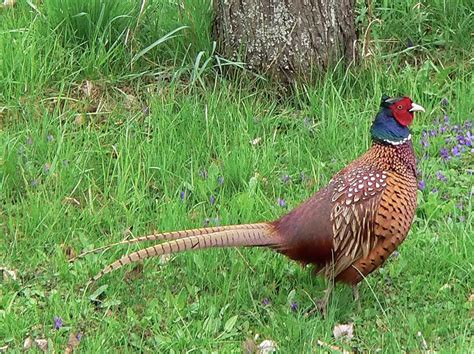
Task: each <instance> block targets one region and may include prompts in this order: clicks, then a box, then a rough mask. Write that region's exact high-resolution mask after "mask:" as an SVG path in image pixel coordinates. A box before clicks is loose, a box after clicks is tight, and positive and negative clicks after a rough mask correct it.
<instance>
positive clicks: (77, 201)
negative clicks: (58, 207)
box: [63, 197, 81, 206]
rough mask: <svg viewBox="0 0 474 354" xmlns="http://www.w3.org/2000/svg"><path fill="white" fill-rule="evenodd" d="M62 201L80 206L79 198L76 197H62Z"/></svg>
mask: <svg viewBox="0 0 474 354" xmlns="http://www.w3.org/2000/svg"><path fill="white" fill-rule="evenodd" d="M63 203H64V204H72V205H75V206H81V202H80V201H79V200H77V199H76V198H73V197H66V198H64V199H63Z"/></svg>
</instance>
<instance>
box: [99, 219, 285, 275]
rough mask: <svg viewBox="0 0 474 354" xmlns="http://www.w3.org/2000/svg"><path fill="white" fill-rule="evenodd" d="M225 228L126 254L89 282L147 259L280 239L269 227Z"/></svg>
mask: <svg viewBox="0 0 474 354" xmlns="http://www.w3.org/2000/svg"><path fill="white" fill-rule="evenodd" d="M228 228H229V229H226V230H222V231H217V232H213V233H208V234H200V235H193V236H188V237H184V238H177V239H175V240H172V241H168V242H165V243H161V244H158V245H155V246H150V247H147V248H144V249H141V250H139V251H137V252H133V253H131V254H128V255H125V256H123V257H122V258H120V259H119V260H117V261H115V262H114V263H112V264H110V265H108V266H107V267H105V268H104V269H103V270H101V271H100V272H99V273H98V274H97V275H96V276H95V277H94V278H92V280H91V281H92V282H94V281H96V280H98V279H100V278H101V277H103V276H104V275H105V274H107V273H110V272H112V271H114V270H116V269H119V268H121V267H123V266H125V265H127V264H129V263H133V262H137V261H139V260H142V259H146V258H150V257H157V256H162V255H165V254H172V253H178V252H185V251H189V250H198V249H204V248H212V247H238V246H269V245H278V243H279V238H278V237H277V236H276V235H275V234H274V229H273V227H272V226H271V225H270V224H265V223H261V224H249V225H237V226H233V227H228Z"/></svg>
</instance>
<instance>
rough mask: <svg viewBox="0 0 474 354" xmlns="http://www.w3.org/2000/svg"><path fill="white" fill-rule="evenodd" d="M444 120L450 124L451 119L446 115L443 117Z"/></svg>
mask: <svg viewBox="0 0 474 354" xmlns="http://www.w3.org/2000/svg"><path fill="white" fill-rule="evenodd" d="M443 119H444V122H445V123H446V124H448V123H449V117H448V116H447V115H446V114H445V115H444V116H443Z"/></svg>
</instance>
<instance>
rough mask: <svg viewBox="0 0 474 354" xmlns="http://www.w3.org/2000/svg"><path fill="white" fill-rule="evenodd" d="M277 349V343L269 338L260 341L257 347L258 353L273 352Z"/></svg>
mask: <svg viewBox="0 0 474 354" xmlns="http://www.w3.org/2000/svg"><path fill="white" fill-rule="evenodd" d="M276 350H277V344H276V343H275V342H274V341H272V340H269V339H265V340H264V341H262V343H260V344H259V345H258V347H257V353H261V354H267V353H273V352H275V351H276Z"/></svg>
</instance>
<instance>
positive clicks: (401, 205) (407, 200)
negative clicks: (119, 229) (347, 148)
mask: <svg viewBox="0 0 474 354" xmlns="http://www.w3.org/2000/svg"><path fill="white" fill-rule="evenodd" d="M416 111H424V109H423V107H421V106H420V105H417V104H415V103H413V102H412V100H411V99H410V98H408V97H397V98H389V97H387V96H385V95H384V96H383V97H382V102H381V107H380V111H379V112H378V114H377V115H376V117H375V120H374V122H373V124H372V128H371V135H372V141H373V143H372V146H371V148H370V149H369V150H368V151H367V152H366V153H365V154H363V155H362V156H361V157H359V158H358V159H356V160H355V161H353V162H352V163H350V164H349V165H348V166H347V167H345V168H344V169H342V170H341V171H340V172H339V173H337V174H336V175H335V176H334V177H333V178H332V179H331V181H330V182H329V184H328V185H327V186H326V187H324V188H322V189H321V190H319V191H318V192H317V193H316V194H314V195H313V196H312V197H311V198H310V199H308V200H307V201H306V202H304V203H303V204H301V205H300V206H298V207H297V208H295V209H294V210H292V211H290V212H289V213H288V214H286V215H284V216H282V217H281V218H280V219H278V220H276V221H272V222H263V223H257V224H244V225H233V226H223V227H211V228H202V229H193V230H185V231H176V232H165V233H159V234H152V235H148V236H143V237H139V238H136V239H132V240H128V241H122V242H119V243H116V244H114V245H117V244H126V243H134V242H141V241H150V240H160V241H167V242H164V243H159V244H157V245H155V246H151V247H147V248H144V249H141V250H139V251H137V252H133V253H131V254H128V255H125V256H123V257H122V258H120V259H119V260H117V261H115V262H114V263H112V264H111V265H109V266H107V267H105V268H104V269H103V270H102V271H101V272H100V273H99V274H97V275H96V276H95V277H94V278H93V281H95V280H97V279H99V278H101V277H102V276H103V275H105V274H106V273H109V272H111V271H113V270H116V269H118V268H120V267H122V266H124V265H126V264H129V263H132V262H136V261H139V260H142V259H145V258H149V257H154V256H160V255H165V254H170V253H177V252H183V251H187V250H197V249H203V248H211V247H233V246H266V247H269V248H272V249H274V250H276V251H278V252H280V253H283V254H284V255H286V256H288V257H289V258H291V259H293V260H296V261H299V262H301V263H303V264H313V265H315V266H316V267H317V271H318V273H320V274H323V275H324V276H326V277H327V278H329V279H330V280H331V282H330V283H332V281H333V280H335V281H340V282H344V283H348V284H351V285H355V284H357V283H358V282H360V281H361V280H362V279H363V277H365V276H367V275H368V274H369V273H371V272H372V271H374V270H375V269H376V268H378V267H379V266H380V265H382V264H383V263H384V261H385V260H386V259H387V257H388V256H389V255H390V254H391V253H392V252H393V251H394V250H395V249H396V248H397V247H398V246H399V245H400V243H401V242H402V241H403V240H404V239H405V237H406V236H407V233H408V230H409V229H410V226H411V223H412V220H413V216H414V214H415V209H416V191H417V181H416V172H415V155H414V151H413V147H412V141H411V135H410V131H409V129H408V125H409V124H410V123H411V122H412V121H413V113H414V112H416ZM110 246H112V245H109V246H106V247H102V248H100V249H104V248H107V247H110ZM96 250H99V249H96ZM96 250H93V251H96ZM89 252H92V251H89ZM89 252H87V253H89ZM83 255H84V254H83ZM327 294H329V291H328V292H327ZM326 300H327V297H326Z"/></svg>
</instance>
